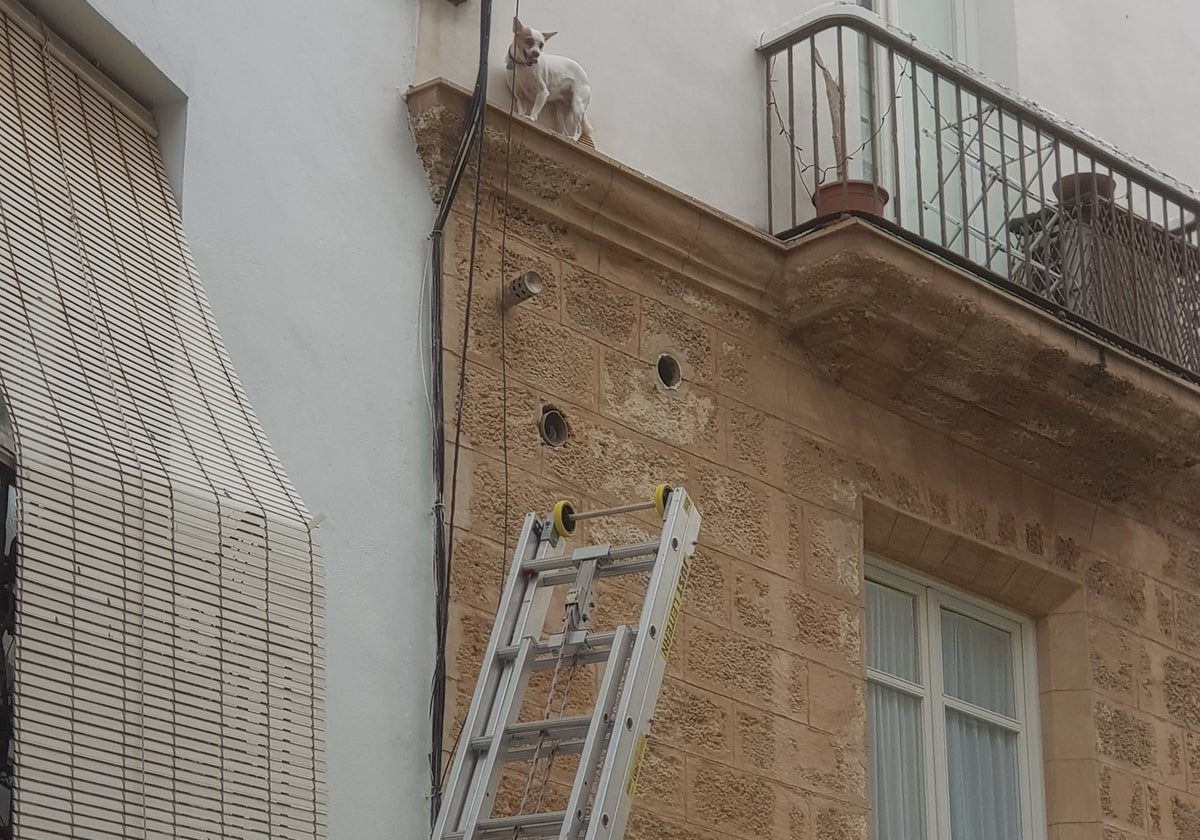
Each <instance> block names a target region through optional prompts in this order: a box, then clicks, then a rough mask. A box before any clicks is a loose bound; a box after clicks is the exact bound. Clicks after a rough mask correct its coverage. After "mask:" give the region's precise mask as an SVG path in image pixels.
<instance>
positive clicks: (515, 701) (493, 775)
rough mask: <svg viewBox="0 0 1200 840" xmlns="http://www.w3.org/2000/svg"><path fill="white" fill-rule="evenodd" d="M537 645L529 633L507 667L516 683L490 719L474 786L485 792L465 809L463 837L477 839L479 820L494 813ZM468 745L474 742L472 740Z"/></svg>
mask: <svg viewBox="0 0 1200 840" xmlns="http://www.w3.org/2000/svg"><path fill="white" fill-rule="evenodd" d="M532 649H533V639H531V638H529V637H526V638H524V639H522V640H521V644H520V650H518V651H517V658H516V659H514V660H513V662H512V665H511V666H509V667H508V668H507V670H508V671H509V672H510V673H511V674H512V677H513V680H514V681H515V685H513V687H512V688H510V689H509V690H508V691H506V692H505V693H504V694H502V695H500V696H499V701H500V702H499V703H497V704H496V706H495V710H494V713H493V714H492V715H491V719H490V720H489V722H488V723H489V727H490V734H489V735H487V736H486V737H487V739H488V745H487V747H485V748H484V750H483V751H482V752H481V753H480V755H479V758H478V760H477V761H476V762H475V767H474V773H473V774H472V777H471V781H470V787H471V788H472V789H473V790H477V791H482V795H477V796H474V797H472V798H471V799H470V800H469V801H468V802H467V803H466V807H465V808H464V809H463V813H462V820H461V822H462V829H463V840H475V832H476V831H477V830H478V827H479V823H480V822H481V821H482V820H483V819H484V818H485V817H487V816H490V815H491V813H492V804H493V802H494V801H495V799H496V789H497V788H498V787H499V786H500V774H501V771H503V770H504V762H503V761H502V760H501V759H502V756H503V752H502V750H501V745H502V744H503V742H504V739H505V737H506V736H507V730H508V729H509V727H511V726H512V725H513V724H514V723H516V721H517V716H518V715H519V714H521V704H522V701H523V699H524V697H525V685H526V684H527V683H528V682H529V675H530V671H529V669H528V668H527V667H525V666H526V663H527V662H528V661H529V653H530V651H531V650H532ZM467 746H468V748H470V747H471V746H472V744H470V743H468V745H467Z"/></svg>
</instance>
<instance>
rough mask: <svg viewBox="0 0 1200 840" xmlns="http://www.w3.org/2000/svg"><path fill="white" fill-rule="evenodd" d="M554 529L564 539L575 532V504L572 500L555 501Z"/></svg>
mask: <svg viewBox="0 0 1200 840" xmlns="http://www.w3.org/2000/svg"><path fill="white" fill-rule="evenodd" d="M554 531H555V532H556V533H557V534H558V535H559V536H560V537H562V538H563V539H566V538H567V537H569V536H571V535H572V534H574V533H575V506H574V505H572V504H571V503H570V502H568V501H561V502H555V503H554Z"/></svg>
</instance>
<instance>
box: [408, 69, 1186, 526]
mask: <svg viewBox="0 0 1200 840" xmlns="http://www.w3.org/2000/svg"><path fill="white" fill-rule="evenodd" d="M467 96H468V94H467V92H466V91H464V90H462V89H461V88H458V87H456V86H454V85H451V84H450V83H448V82H445V81H443V80H436V81H433V82H429V83H427V84H425V85H422V86H420V87H418V88H415V89H413V90H412V91H410V93H409V96H408V107H409V112H410V117H411V123H412V127H413V131H414V134H415V136H416V141H417V147H418V150H419V152H420V153H421V155H422V158H423V161H424V163H425V166H426V169H427V171H428V173H429V175H430V181H431V183H432V184H433V185H435V187H434V194H435V197H436V195H437V193H438V190H439V189H440V184H441V183H442V182H443V181H444V178H445V169H446V167H447V166H448V164H449V161H450V160H451V159H452V157H453V151H454V148H455V146H456V144H457V141H458V134H459V131H460V130H461V127H462V114H463V113H464V111H465V106H466V101H467ZM507 120H508V115H507V112H504V111H501V110H499V109H496V108H490V109H489V111H488V115H487V121H488V122H487V131H485V135H484V139H485V166H484V176H485V177H484V184H485V190H486V191H487V192H488V193H489V194H490V195H493V196H494V195H497V194H500V193H501V191H502V185H503V183H504V181H505V177H504V176H505V171H504V170H505V154H506V148H507V144H508V138H507V136H506V135H507V132H506V124H507ZM598 142H599V143H600V146H601V148H602V147H603V140H602V138H601V139H600V140H599V141H598ZM511 144H512V152H511V154H512V166H511V168H510V171H509V173H508V183H509V192H510V195H511V198H512V201H513V203H514V205H516V206H517V207H519V208H521V209H522V210H523V211H525V212H527V213H529V214H532V215H536V216H538V217H542V218H545V219H546V220H547V221H548V222H550V223H552V224H553V227H554V229H556V230H559V231H561V232H562V235H563V236H566V237H571V238H572V241H576V242H583V241H587V242H593V243H595V244H596V245H597V246H598V247H597V248H595V249H592V248H591V246H590V245H589V247H588V248H587V249H584V248H577V249H572V251H573V252H574V253H575V257H574V258H573V259H575V260H576V261H577V262H579V263H580V264H581V265H583V267H584V268H588V269H590V270H592V271H598V270H599V269H600V266H601V263H602V258H601V256H600V255H602V254H603V253H604V252H605V251H608V250H610V249H611V250H614V251H618V252H622V253H623V254H625V255H632V256H635V257H639V258H641V259H644V260H646V261H647V262H648V263H649V264H650V265H651V266H654V267H655V270H661V271H666V272H669V273H670V274H671V275H673V276H675V277H677V278H679V279H680V280H681V281H682V282H684V283H685V284H688V285H691V286H692V287H694V288H695V289H696V290H697V291H700V292H712V293H716V294H718V295H721V296H724V297H725V298H728V299H731V300H732V301H734V302H737V303H739V304H741V305H742V306H743V307H746V308H748V309H750V310H753V311H754V312H756V313H757V314H758V315H760V316H761V317H763V318H766V319H769V320H770V321H773V322H774V324H775V326H776V328H777V330H778V332H779V335H780V339H781V342H782V345H781V346H783V347H784V348H785V352H787V353H790V354H796V355H799V356H801V357H803V358H804V359H806V360H807V361H808V362H809V363H810V364H811V365H812V366H813V367H814V368H815V369H817V370H819V371H820V372H821V373H823V374H824V375H825V376H827V377H829V378H831V379H833V380H835V381H837V382H838V383H839V384H840V385H841V386H842V387H843V388H845V389H846V390H848V391H850V392H852V393H854V394H857V395H860V396H862V397H864V398H867V399H869V400H871V401H873V402H876V403H878V404H881V405H884V406H886V407H889V408H892V409H894V410H895V411H897V412H898V413H901V414H903V415H906V416H909V417H912V418H915V419H917V420H918V421H919V422H921V423H923V424H925V425H927V426H930V427H932V428H935V429H939V430H943V431H945V432H946V433H948V434H951V435H954V436H955V437H957V438H959V439H961V440H963V441H964V442H968V443H970V444H971V445H973V446H975V447H977V448H979V449H981V450H983V451H986V452H988V453H989V454H992V455H993V456H995V457H998V458H1001V459H1003V460H1007V461H1009V462H1011V463H1013V464H1014V465H1019V466H1021V467H1023V468H1026V469H1028V470H1029V471H1030V472H1032V473H1034V474H1037V475H1042V476H1045V477H1046V478H1047V479H1049V480H1051V481H1053V482H1054V483H1055V484H1057V485H1059V486H1064V487H1070V488H1074V489H1077V490H1078V491H1080V492H1083V493H1086V494H1087V495H1089V496H1092V497H1094V498H1100V499H1104V500H1108V501H1112V502H1118V501H1129V502H1132V503H1135V504H1136V503H1139V502H1144V501H1148V500H1151V499H1157V498H1163V497H1166V498H1170V499H1172V500H1174V501H1175V502H1176V503H1175V504H1174V505H1172V507H1173V508H1174V509H1176V510H1178V511H1180V512H1181V513H1185V514H1186V512H1187V511H1188V510H1189V509H1190V508H1191V507H1192V506H1193V505H1192V504H1191V501H1192V500H1194V499H1197V498H1200V471H1198V470H1197V467H1196V464H1197V461H1198V458H1197V453H1200V392H1198V391H1197V390H1196V389H1195V388H1194V387H1193V386H1192V385H1190V384H1188V383H1187V382H1184V381H1183V380H1181V379H1179V378H1177V377H1175V376H1173V375H1171V374H1170V373H1167V372H1165V371H1163V370H1162V369H1161V368H1158V367H1155V366H1153V365H1150V364H1148V363H1146V362H1143V361H1142V360H1140V359H1138V358H1136V357H1134V356H1132V355H1130V354H1128V353H1126V352H1124V351H1123V350H1122V349H1120V348H1118V347H1117V346H1115V345H1111V344H1107V343H1106V342H1105V341H1103V340H1101V339H1099V338H1097V337H1094V336H1091V335H1089V334H1087V333H1085V332H1083V331H1082V330H1080V329H1077V328H1076V327H1074V326H1072V325H1071V324H1068V323H1065V322H1063V321H1061V320H1059V319H1057V318H1055V317H1054V316H1053V315H1051V314H1050V313H1048V312H1046V311H1044V310H1041V309H1036V308H1034V307H1032V306H1030V305H1028V304H1027V303H1025V302H1024V301H1022V300H1019V299H1018V298H1016V297H1014V296H1013V295H1011V294H1009V293H1008V292H1006V291H1004V290H1003V289H1001V288H998V287H997V286H994V285H992V284H990V283H988V282H985V281H984V280H982V279H980V278H979V277H977V276H974V275H972V274H969V273H967V272H966V271H963V270H962V269H960V268H958V267H956V266H954V265H951V264H950V263H948V262H945V261H943V260H941V259H939V258H938V257H936V256H934V255H933V254H930V253H927V252H925V251H922V250H919V249H918V248H916V247H914V246H913V245H911V244H910V243H909V242H907V241H905V240H903V239H901V238H899V237H897V236H895V235H893V234H891V233H889V232H887V231H885V230H883V229H881V228H879V227H876V226H873V225H872V224H870V223H868V222H866V221H863V220H860V219H856V218H847V219H845V220H843V221H841V222H838V223H836V224H834V225H832V226H829V227H826V228H825V229H823V230H821V231H818V232H814V233H811V234H808V235H806V236H803V237H801V238H799V239H795V240H791V241H789V242H781V241H779V240H777V239H774V238H772V237H769V236H766V235H764V234H763V233H761V232H760V231H757V230H754V229H753V228H750V227H748V226H746V225H744V224H742V223H740V222H738V221H736V220H733V219H731V218H729V217H728V216H725V215H723V214H721V213H719V212H717V211H715V210H713V209H712V208H709V207H707V206H705V205H702V204H700V203H698V202H695V201H693V200H691V199H690V198H688V197H687V196H684V195H682V194H680V193H678V192H676V191H674V190H671V189H669V188H666V187H664V186H662V185H661V184H658V183H656V182H654V181H652V180H651V179H649V178H647V177H646V176H644V175H642V174H640V173H638V172H635V171H633V170H631V169H629V168H628V167H625V166H622V165H621V164H619V163H618V162H616V161H614V160H612V159H611V158H608V157H605V156H604V155H602V154H598V153H597V152H594V151H592V150H591V149H588V148H584V147H580V146H578V145H576V144H573V143H570V142H568V141H566V140H564V139H562V138H560V137H558V136H557V135H554V134H552V133H550V132H548V131H545V130H543V129H542V128H540V127H538V126H534V125H532V124H530V123H529V122H528V121H527V120H523V119H521V118H517V121H516V123H515V124H514V126H513V127H512V137H511ZM459 200H460V201H463V200H464V198H463V194H460V198H459ZM533 244H535V245H537V244H539V243H537V242H535V243H533ZM543 246H544V247H547V248H549V249H550V250H554V248H555V246H554V245H553V244H552V243H543ZM559 250H560V252H561V250H562V249H559ZM584 254H587V256H584Z"/></svg>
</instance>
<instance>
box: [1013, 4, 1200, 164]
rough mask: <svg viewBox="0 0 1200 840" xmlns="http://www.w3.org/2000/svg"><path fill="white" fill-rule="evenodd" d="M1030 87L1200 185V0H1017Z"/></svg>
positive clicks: (1052, 105)
mask: <svg viewBox="0 0 1200 840" xmlns="http://www.w3.org/2000/svg"><path fill="white" fill-rule="evenodd" d="M1014 2H1015V3H1016V10H1017V57H1018V66H1019V86H1020V90H1021V92H1022V93H1023V94H1025V95H1026V96H1028V97H1030V98H1031V99H1033V100H1035V101H1037V102H1039V103H1040V104H1042V105H1044V106H1045V107H1047V108H1049V109H1050V110H1051V111H1054V112H1055V113H1057V114H1059V115H1060V116H1063V117H1065V118H1067V119H1069V120H1071V121H1072V122H1074V123H1076V124H1078V125H1080V126H1082V127H1084V128H1086V129H1088V130H1089V131H1090V132H1092V133H1093V134H1095V135H1097V136H1099V137H1101V138H1103V139H1104V140H1106V141H1108V142H1110V143H1113V144H1115V145H1116V146H1118V147H1119V148H1121V149H1123V150H1124V151H1126V152H1129V153H1130V154H1133V155H1135V156H1137V157H1139V158H1141V159H1142V160H1144V161H1145V162H1146V163H1149V164H1150V165H1152V166H1154V167H1156V168H1158V169H1160V170H1163V171H1165V172H1166V173H1168V174H1169V175H1171V176H1172V177H1174V178H1175V179H1176V180H1180V181H1183V182H1184V183H1186V184H1191V185H1200V155H1197V154H1196V151H1195V138H1196V137H1197V136H1198V135H1200V111H1198V110H1197V109H1196V106H1195V97H1194V95H1193V92H1194V90H1195V89H1196V84H1197V83H1196V80H1197V79H1198V78H1200V52H1198V51H1197V50H1196V44H1197V43H1200V4H1198V3H1196V0H1154V2H1151V3H1138V2H1132V0H1054V2H1046V0H1014Z"/></svg>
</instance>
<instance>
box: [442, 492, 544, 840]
mask: <svg viewBox="0 0 1200 840" xmlns="http://www.w3.org/2000/svg"><path fill="white" fill-rule="evenodd" d="M544 530H548V529H545V528H543V527H541V524H540V522H539V520H538V517H537V516H536V515H535V514H532V513H530V514H528V515H526V517H525V522H524V524H523V525H522V527H521V536H520V538H519V539H518V540H517V545H516V548H515V549H514V551H513V558H514V561H513V563H512V566H511V568H510V569H509V574H508V578H507V580H506V581H505V585H504V592H503V594H502V595H501V597H500V606H499V610H500V614H499V615H498V616H497V621H496V623H495V625H494V626H493V627H492V634H491V637H490V638H489V640H488V646H487V650H486V651H485V653H484V659H483V663H484V666H485V670H484V671H483V673H481V674H480V678H479V679H478V680H477V681H476V683H475V691H474V693H473V694H472V697H471V705H470V707H469V709H468V711H467V718H466V720H465V721H464V722H463V730H462V735H461V737H460V738H459V743H458V749H457V752H456V753H455V756H454V763H453V765H452V767H451V771H450V776H449V778H448V779H447V781H446V790H445V796H444V799H443V802H442V809H441V811H440V812H439V813H438V818H437V821H436V822H435V823H434V830H433V838H434V840H440V838H443V837H445V836H446V835H447V834H449V833H451V832H455V831H458V830H459V827H460V825H461V824H462V812H463V808H464V806H465V804H466V798H467V794H468V793H469V791H470V790H471V784H470V782H471V780H472V778H473V777H474V776H475V771H476V765H477V764H478V762H479V760H480V757H481V754H479V753H476V752H475V751H473V750H472V749H471V741H472V740H473V739H474V738H476V737H481V736H483V735H484V734H485V733H486V732H488V731H490V730H488V729H487V728H486V727H487V725H488V723H490V722H491V718H492V717H493V710H494V705H495V700H496V699H497V698H499V697H501V696H503V695H502V694H501V693H499V692H500V691H501V689H502V687H506V685H507V683H508V681H509V680H511V677H512V674H513V663H512V662H511V661H502V660H501V659H500V658H499V657H498V656H497V655H496V653H497V651H498V650H499V649H500V648H502V647H511V646H514V645H515V644H519V643H520V634H519V632H518V631H519V630H520V629H521V628H523V627H525V626H527V625H528V623H529V620H530V619H531V618H534V617H536V616H535V615H531V611H533V610H534V609H535V605H534V604H533V603H532V600H531V598H530V595H531V593H530V592H529V589H530V586H531V584H533V583H535V582H536V581H535V580H533V579H531V578H529V577H528V576H527V575H526V574H524V572H523V565H524V563H525V562H526V560H527V559H528V558H529V557H530V556H539V555H544V554H545V552H546V551H547V549H548V548H549V544H550V541H549V540H543V539H542V535H541V532H542V531H544ZM547 606H548V600H547ZM542 609H543V610H544V609H545V607H542ZM542 620H543V621H544V620H545V616H544V613H543V617H542ZM538 629H539V630H540V626H539V628H538ZM514 634H517V638H515V639H514V638H513V636H514ZM535 635H537V633H536V632H535Z"/></svg>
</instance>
